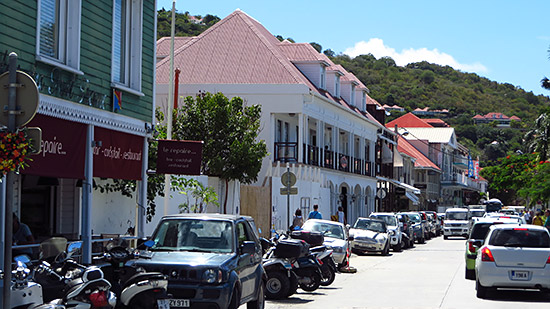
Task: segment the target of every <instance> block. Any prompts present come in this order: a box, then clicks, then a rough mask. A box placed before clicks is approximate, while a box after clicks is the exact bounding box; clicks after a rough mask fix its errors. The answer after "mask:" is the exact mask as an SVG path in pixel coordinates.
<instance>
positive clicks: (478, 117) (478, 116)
mask: <svg viewBox="0 0 550 309" xmlns="http://www.w3.org/2000/svg"><path fill="white" fill-rule="evenodd" d="M472 119H485V117H483V116H481V115H475V116H474V117H472Z"/></svg>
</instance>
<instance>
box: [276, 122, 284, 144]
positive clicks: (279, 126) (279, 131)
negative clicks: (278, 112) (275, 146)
mask: <svg viewBox="0 0 550 309" xmlns="http://www.w3.org/2000/svg"><path fill="white" fill-rule="evenodd" d="M282 140H283V122H282V121H281V120H277V133H276V135H275V142H276V143H278V142H281V141H282Z"/></svg>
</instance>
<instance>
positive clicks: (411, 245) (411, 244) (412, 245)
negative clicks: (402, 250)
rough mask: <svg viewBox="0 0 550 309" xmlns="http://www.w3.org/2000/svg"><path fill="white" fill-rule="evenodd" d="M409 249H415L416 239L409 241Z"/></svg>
mask: <svg viewBox="0 0 550 309" xmlns="http://www.w3.org/2000/svg"><path fill="white" fill-rule="evenodd" d="M409 248H414V239H409Z"/></svg>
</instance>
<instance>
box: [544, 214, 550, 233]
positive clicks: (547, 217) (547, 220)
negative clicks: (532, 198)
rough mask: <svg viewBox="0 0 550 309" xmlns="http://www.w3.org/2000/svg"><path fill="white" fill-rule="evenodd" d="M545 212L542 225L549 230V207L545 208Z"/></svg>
mask: <svg viewBox="0 0 550 309" xmlns="http://www.w3.org/2000/svg"><path fill="white" fill-rule="evenodd" d="M545 214H546V221H544V227H546V228H547V229H548V230H550V209H546V211H545Z"/></svg>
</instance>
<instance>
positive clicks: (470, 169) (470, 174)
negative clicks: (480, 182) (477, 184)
mask: <svg viewBox="0 0 550 309" xmlns="http://www.w3.org/2000/svg"><path fill="white" fill-rule="evenodd" d="M468 177H470V178H474V162H473V161H472V157H471V156H470V154H468Z"/></svg>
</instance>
